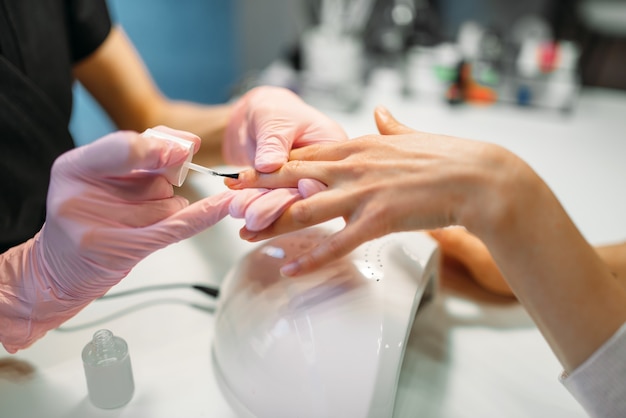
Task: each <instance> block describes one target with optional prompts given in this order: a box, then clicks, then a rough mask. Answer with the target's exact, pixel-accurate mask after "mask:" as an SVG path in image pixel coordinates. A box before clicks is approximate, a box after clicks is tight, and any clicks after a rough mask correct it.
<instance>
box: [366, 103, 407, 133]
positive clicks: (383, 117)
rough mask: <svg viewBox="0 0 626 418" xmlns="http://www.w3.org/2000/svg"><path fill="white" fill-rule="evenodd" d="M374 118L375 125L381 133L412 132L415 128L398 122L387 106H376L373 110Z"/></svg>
mask: <svg viewBox="0 0 626 418" xmlns="http://www.w3.org/2000/svg"><path fill="white" fill-rule="evenodd" d="M374 119H376V127H377V128H378V132H380V133H381V135H399V134H409V133H414V132H415V130H414V129H411V128H409V127H408V126H405V125H403V124H401V123H400V122H398V121H397V120H396V118H394V117H393V116H392V115H391V113H390V112H389V110H387V108H385V107H382V106H378V107H376V110H374Z"/></svg>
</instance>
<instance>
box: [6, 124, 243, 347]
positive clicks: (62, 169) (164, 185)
mask: <svg viewBox="0 0 626 418" xmlns="http://www.w3.org/2000/svg"><path fill="white" fill-rule="evenodd" d="M156 129H159V130H163V131H165V132H168V133H170V134H173V135H177V136H179V137H183V138H185V139H189V140H190V141H193V142H195V143H196V144H197V145H199V144H200V139H199V138H198V137H196V136H195V135H192V134H189V133H185V132H181V131H175V130H172V129H168V128H164V127H159V128H156ZM197 148H198V147H196V149H197ZM188 152H189V151H186V150H184V149H183V147H182V146H180V145H178V144H175V143H173V142H170V141H164V140H159V139H154V138H145V137H142V136H140V135H138V134H137V133H133V132H118V133H114V134H111V135H109V136H106V137H104V138H102V139H100V140H98V141H96V142H94V143H92V144H90V145H86V146H83V147H80V148H77V149H74V150H72V151H69V152H67V153H65V154H64V155H62V156H60V157H59V158H58V159H57V160H56V161H55V163H54V165H53V167H52V175H51V182H50V188H49V191H48V199H47V216H46V222H45V224H44V226H43V227H42V229H41V230H40V231H39V232H38V233H37V235H35V237H34V238H32V239H31V240H29V241H28V242H26V243H24V244H21V245H19V246H16V247H14V248H12V249H10V250H8V251H7V252H5V253H4V254H2V255H0V277H1V278H0V280H1V282H0V341H1V342H2V344H3V345H4V347H5V348H6V349H7V350H8V351H9V352H11V353H13V352H15V351H17V350H18V349H20V348H25V347H27V346H29V345H30V344H32V343H33V342H34V341H36V340H37V339H38V338H40V337H42V336H43V335H44V334H45V333H46V332H47V331H48V330H50V329H52V328H55V327H57V326H59V325H60V324H61V323H63V322H64V321H66V320H67V319H69V318H70V317H72V316H73V315H75V314H76V313H77V312H78V311H80V310H81V309H82V308H84V307H85V306H86V305H87V304H89V303H90V302H91V301H92V300H94V299H95V298H97V297H99V296H101V295H103V294H104V293H106V292H107V290H108V289H109V288H110V287H111V286H113V285H115V284H116V283H118V282H119V281H120V280H121V279H122V278H124V277H125V276H126V275H127V274H128V273H129V271H130V270H131V269H132V268H133V267H134V266H135V265H136V264H137V263H138V262H139V261H140V260H142V259H143V258H145V257H146V256H148V255H149V254H150V253H152V252H154V251H156V250H158V249H160V248H163V247H165V246H167V245H169V244H172V243H175V242H177V241H180V240H183V239H185V238H188V237H191V236H192V235H194V234H196V233H198V232H200V231H202V230H204V229H206V228H208V227H210V226H212V225H213V224H215V223H216V222H218V221H219V220H220V219H222V218H223V217H224V216H225V215H226V214H227V213H228V205H229V203H230V201H231V199H232V197H233V196H234V193H233V192H231V191H226V192H224V193H222V194H218V195H215V196H211V197H208V198H205V199H203V200H200V201H198V202H195V203H193V204H191V205H189V203H188V202H187V200H185V199H184V198H182V197H179V196H174V194H173V188H172V185H171V184H169V182H168V181H167V180H166V179H165V177H164V176H163V175H160V174H156V173H159V172H163V171H165V168H166V167H171V166H176V165H178V164H181V163H182V162H183V161H184V160H185V158H186V156H187V154H188Z"/></svg>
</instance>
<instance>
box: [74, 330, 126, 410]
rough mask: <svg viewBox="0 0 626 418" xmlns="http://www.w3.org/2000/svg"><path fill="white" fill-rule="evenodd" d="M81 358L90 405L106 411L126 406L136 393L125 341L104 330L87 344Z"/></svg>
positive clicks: (97, 333) (97, 332)
mask: <svg viewBox="0 0 626 418" xmlns="http://www.w3.org/2000/svg"><path fill="white" fill-rule="evenodd" d="M82 357H83V366H84V369H85V377H86V378H87V390H88V392H89V399H90V400H91V402H92V403H93V404H94V405H95V406H97V407H99V408H105V409H113V408H118V407H120V406H123V405H126V404H127V403H128V402H129V401H130V399H131V398H132V397H133V393H134V391H135V383H134V379H133V371H132V368H131V364H130V355H129V353H128V345H127V344H126V341H124V340H123V339H122V338H120V337H118V336H115V335H113V333H112V332H111V331H109V330H107V329H101V330H99V331H96V333H95V334H94V335H93V339H92V340H91V341H90V342H89V343H87V345H86V346H85V348H84V349H83V352H82Z"/></svg>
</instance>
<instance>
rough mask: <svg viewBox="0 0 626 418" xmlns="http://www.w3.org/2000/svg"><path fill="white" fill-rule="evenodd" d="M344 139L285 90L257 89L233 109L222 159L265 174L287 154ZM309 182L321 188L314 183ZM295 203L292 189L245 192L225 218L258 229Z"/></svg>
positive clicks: (332, 124)
mask: <svg viewBox="0 0 626 418" xmlns="http://www.w3.org/2000/svg"><path fill="white" fill-rule="evenodd" d="M346 139H347V136H346V133H345V132H344V130H343V129H342V128H341V126H339V124H338V123H337V122H335V121H333V120H332V119H330V118H329V117H328V116H326V115H324V114H323V113H322V112H320V111H319V110H317V109H315V108H313V107H312V106H309V105H308V104H306V103H305V102H304V101H303V100H302V99H301V98H300V97H298V96H297V95H296V94H294V93H293V92H291V91H290V90H288V89H285V88H279V87H271V86H262V87H257V88H255V89H253V90H250V91H249V92H248V93H246V94H245V95H244V96H242V97H241V98H240V99H239V100H238V101H237V102H236V103H235V105H234V106H233V111H232V115H231V117H230V120H229V123H228V126H227V129H226V133H225V137H224V142H223V145H222V154H223V157H224V161H226V162H227V163H229V164H234V165H246V166H252V167H254V168H255V169H256V170H258V171H259V172H263V173H270V172H273V171H275V170H277V169H279V168H280V167H281V166H282V165H283V164H284V163H285V162H287V160H288V159H289V153H290V152H291V150H292V149H296V148H301V147H304V146H307V145H311V144H322V143H333V142H341V141H345V140H346ZM309 183H311V184H317V187H318V188H323V187H322V185H319V184H318V183H317V182H316V181H315V180H310V181H309ZM301 198H302V196H301V194H300V193H298V190H297V189H296V188H282V189H280V190H270V189H267V188H258V189H256V190H248V191H247V192H246V193H240V194H238V195H237V199H236V200H234V201H233V202H232V204H231V210H230V214H231V215H232V216H233V217H236V218H245V220H246V226H247V227H249V228H252V229H255V230H259V229H264V228H266V227H267V226H269V225H270V224H271V223H272V222H273V221H274V220H275V219H276V218H277V217H278V216H279V215H280V214H281V213H282V212H283V211H284V210H285V209H286V208H287V207H288V206H289V205H291V204H292V203H294V202H295V201H297V200H299V199H301Z"/></svg>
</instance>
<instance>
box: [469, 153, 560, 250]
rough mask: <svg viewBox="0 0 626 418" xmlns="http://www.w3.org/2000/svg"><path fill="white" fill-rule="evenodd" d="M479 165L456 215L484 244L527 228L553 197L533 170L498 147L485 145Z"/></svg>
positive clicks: (516, 157)
mask: <svg viewBox="0 0 626 418" xmlns="http://www.w3.org/2000/svg"><path fill="white" fill-rule="evenodd" d="M479 165H480V166H481V170H482V171H481V172H480V173H479V174H478V175H476V176H474V179H475V183H474V184H473V186H472V187H469V188H468V196H467V198H466V204H465V205H463V206H462V208H461V213H460V215H459V216H458V218H459V221H460V222H459V223H460V224H461V225H463V226H465V227H466V228H467V229H468V230H469V231H471V232H472V233H473V234H474V235H476V236H478V237H479V238H480V239H481V240H482V241H483V242H485V243H487V244H488V243H491V242H493V240H497V239H501V238H502V237H507V236H508V235H510V234H514V233H515V230H516V229H519V228H521V229H524V228H527V225H529V224H530V221H531V220H532V219H533V218H534V217H541V213H542V212H543V210H544V209H545V207H546V205H550V204H551V203H548V202H547V201H553V200H554V196H553V195H552V192H551V191H550V190H549V188H548V187H547V185H546V184H545V183H544V182H543V180H542V179H541V178H540V177H539V176H538V175H537V174H536V173H535V171H534V170H533V169H532V168H531V167H530V166H529V165H528V164H527V163H526V162H524V161H523V160H522V159H521V158H519V157H518V156H516V155H515V154H513V153H512V152H510V151H508V150H506V149H504V148H502V147H499V146H496V145H491V144H489V145H487V146H486V147H485V149H484V151H483V152H482V155H481V159H480V160H479Z"/></svg>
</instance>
